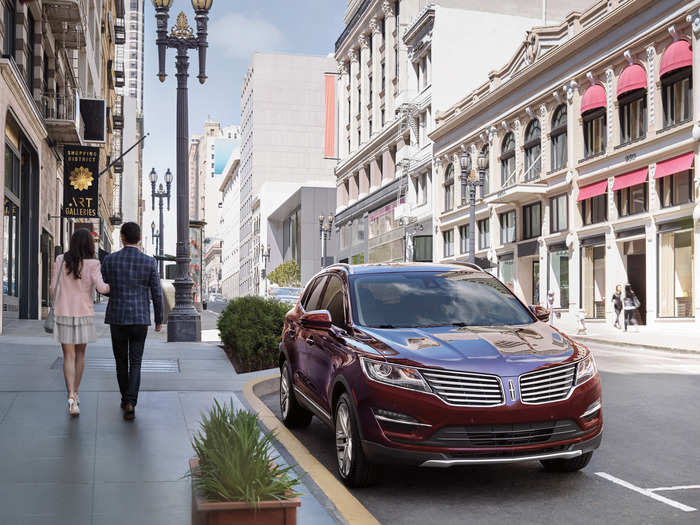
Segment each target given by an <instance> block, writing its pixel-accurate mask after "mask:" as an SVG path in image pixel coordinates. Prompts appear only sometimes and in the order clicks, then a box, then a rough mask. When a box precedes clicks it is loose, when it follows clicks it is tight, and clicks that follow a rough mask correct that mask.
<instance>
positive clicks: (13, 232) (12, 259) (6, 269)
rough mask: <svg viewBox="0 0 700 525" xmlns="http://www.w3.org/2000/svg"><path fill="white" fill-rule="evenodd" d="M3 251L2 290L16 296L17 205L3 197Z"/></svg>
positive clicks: (17, 257)
mask: <svg viewBox="0 0 700 525" xmlns="http://www.w3.org/2000/svg"><path fill="white" fill-rule="evenodd" d="M3 222H4V233H5V239H4V241H5V242H4V252H3V260H2V262H3V283H2V292H3V294H5V295H9V296H12V297H17V296H18V288H17V283H18V282H19V230H18V228H19V206H17V205H16V204H15V203H14V202H12V201H11V200H9V199H8V198H7V197H5V216H4V221H3Z"/></svg>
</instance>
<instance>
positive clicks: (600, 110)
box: [581, 84, 607, 158]
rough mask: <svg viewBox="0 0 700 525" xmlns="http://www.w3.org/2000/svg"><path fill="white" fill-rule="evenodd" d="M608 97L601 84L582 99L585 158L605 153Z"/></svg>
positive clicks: (595, 86) (596, 85)
mask: <svg viewBox="0 0 700 525" xmlns="http://www.w3.org/2000/svg"><path fill="white" fill-rule="evenodd" d="M606 98H607V95H606V93H605V88H604V87H603V86H601V85H600V84H593V85H592V86H591V87H589V88H588V89H587V90H586V92H585V93H584V94H583V97H582V99H581V117H582V118H583V148H584V149H583V153H584V158H590V157H595V156H596V155H601V154H602V153H604V152H605V147H606V130H607V119H606V116H605V105H606Z"/></svg>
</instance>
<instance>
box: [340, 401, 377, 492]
mask: <svg viewBox="0 0 700 525" xmlns="http://www.w3.org/2000/svg"><path fill="white" fill-rule="evenodd" d="M351 403H352V401H351V399H350V396H348V395H347V394H343V395H341V396H340V398H339V399H338V403H337V404H336V406H335V450H336V457H337V460H338V474H339V475H340V479H342V481H343V483H345V484H346V485H348V486H349V487H366V486H368V485H371V484H372V483H374V482H375V481H376V480H377V478H378V476H379V467H378V466H377V465H375V464H373V463H370V462H369V461H368V460H367V458H366V457H365V454H364V451H363V450H362V444H361V443H360V432H359V427H358V423H357V419H356V418H355V412H354V411H353V410H352V404H351Z"/></svg>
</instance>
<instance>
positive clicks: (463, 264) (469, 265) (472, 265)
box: [454, 261, 484, 272]
mask: <svg viewBox="0 0 700 525" xmlns="http://www.w3.org/2000/svg"><path fill="white" fill-rule="evenodd" d="M454 264H457V265H459V266H466V267H467V268H471V269H472V270H478V271H480V272H483V271H484V269H483V268H482V267H481V266H479V265H478V264H476V263H470V262H462V261H457V262H455V263H454Z"/></svg>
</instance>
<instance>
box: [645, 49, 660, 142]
mask: <svg viewBox="0 0 700 525" xmlns="http://www.w3.org/2000/svg"><path fill="white" fill-rule="evenodd" d="M646 59H647V67H646V70H647V119H648V120H647V134H648V135H652V134H655V133H656V131H657V130H658V129H661V128H660V127H659V124H658V122H659V120H663V119H657V118H656V108H657V107H659V106H658V105H657V102H658V101H657V94H656V92H657V90H656V69H657V68H656V50H655V49H654V46H653V45H651V46H649V47H647V52H646Z"/></svg>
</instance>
